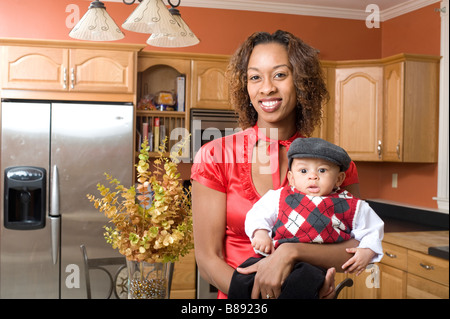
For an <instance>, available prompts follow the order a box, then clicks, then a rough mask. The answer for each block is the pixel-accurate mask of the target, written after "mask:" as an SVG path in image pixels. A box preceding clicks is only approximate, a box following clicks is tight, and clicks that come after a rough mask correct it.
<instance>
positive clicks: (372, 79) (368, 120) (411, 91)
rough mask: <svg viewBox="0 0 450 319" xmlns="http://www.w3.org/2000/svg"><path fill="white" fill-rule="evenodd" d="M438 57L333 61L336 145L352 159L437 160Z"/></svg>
mask: <svg viewBox="0 0 450 319" xmlns="http://www.w3.org/2000/svg"><path fill="white" fill-rule="evenodd" d="M438 84H439V58H438V57H433V56H423V55H411V54H399V55H396V56H393V57H389V58H385V59H380V60H368V61H348V62H338V66H337V68H336V83H335V97H336V102H335V129H334V137H335V143H336V144H338V145H340V146H341V147H343V148H344V149H346V150H347V152H348V153H349V155H350V157H351V158H352V159H353V160H356V161H396V162H415V163H432V162H436V160H437V136H438V131H437V129H438V107H439V103H438V95H439V92H438Z"/></svg>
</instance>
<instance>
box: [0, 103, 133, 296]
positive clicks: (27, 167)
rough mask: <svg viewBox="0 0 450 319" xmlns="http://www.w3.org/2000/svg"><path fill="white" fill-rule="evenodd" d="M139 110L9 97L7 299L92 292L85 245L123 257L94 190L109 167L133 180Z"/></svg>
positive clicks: (3, 240) (3, 269)
mask: <svg viewBox="0 0 450 319" xmlns="http://www.w3.org/2000/svg"><path fill="white" fill-rule="evenodd" d="M133 117H134V108H133V105H132V104H127V103H125V104H118V103H102V104H99V103H69V102H64V103H60V102H52V101H20V100H8V101H7V100H3V101H2V102H1V193H0V195H1V196H0V197H1V202H0V207H1V217H0V219H1V226H0V298H86V288H85V280H84V275H85V274H84V267H83V259H82V254H81V250H80V245H81V244H84V245H85V246H86V249H87V252H88V255H89V257H91V258H100V257H117V256H119V255H118V252H117V251H116V250H113V249H112V248H111V246H110V245H109V244H107V243H106V241H105V239H104V237H103V232H104V229H103V226H104V225H105V224H106V222H107V220H106V218H105V217H104V216H103V214H102V213H100V212H98V211H97V210H96V209H95V208H94V207H93V204H92V203H91V202H89V200H88V199H87V198H86V194H88V193H90V194H95V195H98V191H97V187H96V185H97V183H98V182H103V183H106V181H105V179H104V175H103V174H104V173H105V172H106V173H109V174H112V175H113V176H114V177H116V178H117V179H119V180H120V181H121V182H122V183H123V184H124V185H125V186H129V185H131V183H132V173H133V156H134V154H133V151H134V148H133ZM90 273H91V272H90ZM95 276H96V275H95V274H93V275H91V281H95V280H97V279H98V283H97V282H96V283H93V284H92V286H91V288H92V289H93V290H95V289H98V290H99V291H98V292H96V291H92V296H93V297H94V298H102V294H103V292H102V291H101V290H102V289H103V288H104V287H103V286H104V285H107V283H103V281H102V280H103V279H102V278H101V276H100V275H99V277H98V278H97V279H96V278H95Z"/></svg>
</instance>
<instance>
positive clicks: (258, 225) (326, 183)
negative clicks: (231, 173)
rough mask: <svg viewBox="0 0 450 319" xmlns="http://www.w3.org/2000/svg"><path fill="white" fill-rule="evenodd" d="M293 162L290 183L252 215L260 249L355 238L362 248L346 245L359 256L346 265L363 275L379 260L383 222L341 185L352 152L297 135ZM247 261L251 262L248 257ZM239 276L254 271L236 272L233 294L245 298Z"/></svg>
mask: <svg viewBox="0 0 450 319" xmlns="http://www.w3.org/2000/svg"><path fill="white" fill-rule="evenodd" d="M288 160H289V171H288V176H287V177H288V181H289V186H286V187H283V188H281V189H278V190H270V191H268V192H267V193H266V194H265V195H264V196H263V197H261V199H260V200H259V201H258V202H256V203H255V204H254V206H253V207H252V209H251V210H250V211H249V212H248V213H247V216H246V220H245V231H246V234H247V236H249V238H250V240H251V242H252V246H253V248H254V250H255V252H257V253H259V254H262V255H267V254H270V253H271V252H273V250H274V249H276V248H277V247H278V246H279V245H280V244H282V243H286V242H301V243H336V242H341V241H344V240H348V239H350V238H355V239H356V240H358V241H359V246H358V247H357V248H352V249H347V252H349V253H354V256H353V257H351V258H350V259H349V260H348V261H347V262H346V263H345V264H344V265H343V266H342V267H343V269H349V268H350V267H352V269H356V272H357V274H359V273H361V272H362V271H363V270H364V269H365V268H366V266H367V265H368V264H369V263H373V262H378V261H380V260H381V257H382V256H383V251H382V247H381V240H382V238H383V229H384V223H383V221H382V220H381V219H380V218H379V217H378V216H377V214H376V213H375V212H374V211H373V210H372V209H371V208H370V206H369V205H368V203H367V202H365V201H363V200H360V199H357V198H355V197H353V196H352V195H351V194H350V193H348V192H347V191H345V190H341V189H339V186H340V185H341V184H342V182H343V181H344V179H345V171H346V170H347V169H348V167H349V165H350V162H351V159H350V157H349V156H348V154H347V152H345V150H343V149H342V148H341V147H338V146H337V145H334V144H332V143H329V142H327V141H325V140H323V139H319V138H298V139H296V140H294V141H293V142H292V144H291V146H290V148H289V151H288ZM254 262H257V259H256V260H254V261H252V263H254ZM244 264H245V266H249V264H248V260H247V261H246V262H244ZM313 267H314V266H313ZM294 271H295V270H294ZM313 271H314V270H313ZM240 276H250V275H243V274H239V273H237V272H235V274H234V276H233V279H232V284H231V286H230V292H229V297H230V295H231V298H233V297H237V298H244V296H243V295H242V294H240V293H238V295H237V296H236V295H234V292H236V289H235V288H236V285H235V284H236V280H237V278H238V277H240ZM320 277H321V275H318V276H317V278H320ZM288 279H289V277H288ZM314 289H315V288H314ZM314 289H313V291H314ZM239 290H240V291H245V289H242V287H241V288H239ZM250 291H251V290H250ZM282 294H283V291H282ZM288 296H290V297H298V296H296V295H295V294H291V293H289V294H288ZM281 297H282V296H281Z"/></svg>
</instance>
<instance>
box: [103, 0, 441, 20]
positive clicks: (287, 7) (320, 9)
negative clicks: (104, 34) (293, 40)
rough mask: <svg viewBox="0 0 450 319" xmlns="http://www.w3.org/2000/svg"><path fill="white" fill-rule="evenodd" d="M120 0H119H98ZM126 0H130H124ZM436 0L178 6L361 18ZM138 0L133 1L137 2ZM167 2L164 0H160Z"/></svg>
mask: <svg viewBox="0 0 450 319" xmlns="http://www.w3.org/2000/svg"><path fill="white" fill-rule="evenodd" d="M102 1H104V2H122V0H102ZM127 1H128V2H130V0H127ZM171 1H172V3H173V4H177V3H178V0H171ZM439 1H440V0H226V1H224V0H181V3H180V7H200V8H215V9H229V10H244V11H262V12H273V13H286V14H297V15H311V16H321V17H331V18H344V19H357V20H365V19H366V18H367V15H368V14H369V12H371V11H370V10H369V11H368V12H366V8H367V6H368V5H370V4H375V5H376V6H378V8H379V11H380V20H381V21H386V20H389V19H391V18H394V17H396V16H399V15H402V14H405V13H408V12H410V11H414V10H417V9H420V8H422V7H425V6H428V5H430V4H433V3H436V2H439ZM137 2H138V1H136V3H137ZM164 3H166V4H168V0H164Z"/></svg>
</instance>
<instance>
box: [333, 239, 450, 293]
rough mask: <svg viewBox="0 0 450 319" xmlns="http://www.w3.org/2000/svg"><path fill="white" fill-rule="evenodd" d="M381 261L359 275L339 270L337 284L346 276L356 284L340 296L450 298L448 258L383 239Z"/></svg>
mask: <svg viewBox="0 0 450 319" xmlns="http://www.w3.org/2000/svg"><path fill="white" fill-rule="evenodd" d="M383 250H384V256H383V259H382V260H381V262H380V263H377V264H373V265H369V266H368V268H367V269H366V271H365V272H363V273H361V274H360V275H359V276H355V275H354V274H343V273H338V274H336V284H339V282H341V281H342V280H344V279H345V278H347V277H348V278H352V279H353V282H354V283H353V286H352V287H350V288H345V289H344V290H342V292H341V293H340V294H339V299H441V298H442V299H448V298H449V261H448V260H446V259H442V258H438V257H434V256H430V255H428V254H424V253H421V252H418V251H414V250H411V249H407V248H405V247H401V246H398V245H393V244H391V243H383Z"/></svg>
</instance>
